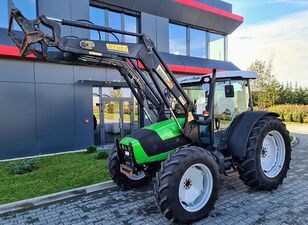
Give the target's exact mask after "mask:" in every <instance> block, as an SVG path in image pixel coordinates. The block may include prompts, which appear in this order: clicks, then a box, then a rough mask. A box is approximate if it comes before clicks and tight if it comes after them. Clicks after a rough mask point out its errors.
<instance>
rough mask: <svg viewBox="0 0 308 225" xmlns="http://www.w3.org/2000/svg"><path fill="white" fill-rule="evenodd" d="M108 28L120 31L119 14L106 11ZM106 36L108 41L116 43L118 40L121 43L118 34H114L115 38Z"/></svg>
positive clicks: (110, 35)
mask: <svg viewBox="0 0 308 225" xmlns="http://www.w3.org/2000/svg"><path fill="white" fill-rule="evenodd" d="M108 27H111V28H113V29H117V30H121V13H117V12H113V11H108ZM108 35H109V41H118V40H119V41H121V35H120V34H114V35H115V36H116V37H117V38H116V37H115V36H114V35H112V34H108ZM117 39H118V40H117Z"/></svg>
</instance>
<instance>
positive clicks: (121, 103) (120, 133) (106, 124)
mask: <svg viewBox="0 0 308 225" xmlns="http://www.w3.org/2000/svg"><path fill="white" fill-rule="evenodd" d="M100 108H101V113H100V114H101V118H100V119H101V121H100V124H101V126H100V127H101V132H100V133H101V140H102V145H105V144H112V143H114V141H115V139H117V138H122V137H124V136H125V135H127V134H130V133H131V132H132V131H133V128H134V110H133V103H132V100H131V98H110V97H109V98H102V99H101V107H100Z"/></svg>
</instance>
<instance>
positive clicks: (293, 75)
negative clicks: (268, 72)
mask: <svg viewBox="0 0 308 225" xmlns="http://www.w3.org/2000/svg"><path fill="white" fill-rule="evenodd" d="M307 21H308V10H306V11H301V12H298V13H295V14H290V15H288V16H286V17H284V18H281V19H278V20H275V21H271V22H267V23H263V24H258V25H247V26H245V25H243V26H242V27H240V28H239V29H238V30H236V31H235V32H234V33H233V34H231V35H230V36H229V60H230V61H232V62H234V63H235V64H236V65H237V66H239V67H240V68H241V69H247V67H248V66H249V65H250V64H251V63H252V62H253V61H254V60H255V59H261V60H270V59H273V66H274V70H275V72H276V75H277V78H278V80H279V81H282V82H286V81H291V82H296V81H297V82H298V84H299V85H302V86H306V87H308V23H307Z"/></svg>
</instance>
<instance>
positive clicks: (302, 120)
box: [298, 113, 304, 123]
mask: <svg viewBox="0 0 308 225" xmlns="http://www.w3.org/2000/svg"><path fill="white" fill-rule="evenodd" d="M298 122H300V123H304V118H303V114H302V113H300V114H299V119H298Z"/></svg>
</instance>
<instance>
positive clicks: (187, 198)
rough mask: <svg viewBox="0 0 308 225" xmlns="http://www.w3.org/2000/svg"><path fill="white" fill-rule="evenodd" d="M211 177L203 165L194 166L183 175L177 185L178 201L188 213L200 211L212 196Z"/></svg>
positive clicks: (208, 170)
mask: <svg viewBox="0 0 308 225" xmlns="http://www.w3.org/2000/svg"><path fill="white" fill-rule="evenodd" d="M212 190H213V176H212V173H211V171H210V169H209V168H208V167H207V166H206V165H204V164H200V163H198V164H194V165H192V166H191V167H189V168H188V169H187V170H186V172H185V173H184V174H183V176H182V178H181V181H180V184H179V200H180V203H181V205H182V207H183V208H184V209H185V210H186V211H188V212H196V211H199V210H200V209H202V208H203V207H204V206H205V205H206V203H207V202H208V200H209V199H210V196H211V194H212Z"/></svg>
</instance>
